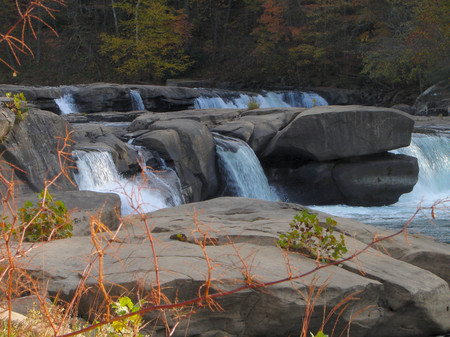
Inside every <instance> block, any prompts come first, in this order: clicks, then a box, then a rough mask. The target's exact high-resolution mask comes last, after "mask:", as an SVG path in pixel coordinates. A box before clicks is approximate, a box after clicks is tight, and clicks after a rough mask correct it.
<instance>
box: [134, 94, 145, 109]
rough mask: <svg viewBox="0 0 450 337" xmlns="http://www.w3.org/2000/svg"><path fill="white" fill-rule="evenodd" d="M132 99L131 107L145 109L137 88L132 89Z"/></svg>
mask: <svg viewBox="0 0 450 337" xmlns="http://www.w3.org/2000/svg"><path fill="white" fill-rule="evenodd" d="M130 100H131V109H132V110H135V111H138V110H145V105H144V101H142V97H141V94H140V93H139V91H137V90H130Z"/></svg>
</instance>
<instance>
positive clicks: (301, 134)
mask: <svg viewBox="0 0 450 337" xmlns="http://www.w3.org/2000/svg"><path fill="white" fill-rule="evenodd" d="M413 125H414V121H413V119H412V118H410V117H409V116H408V115H407V114H406V113H404V112H401V111H398V110H394V109H387V108H376V107H363V106H318V107H314V108H312V109H309V110H307V111H305V112H303V113H301V114H300V115H298V116H297V117H296V118H295V119H294V120H293V121H292V122H291V123H290V124H289V125H288V126H287V127H285V128H284V129H283V130H282V131H280V132H279V133H278V134H277V135H276V136H275V137H274V138H273V139H272V141H271V142H270V144H269V146H268V148H267V149H266V150H265V151H264V152H263V156H265V157H267V156H276V157H280V156H290V157H296V158H304V159H311V160H317V161H325V160H332V159H339V158H345V157H353V156H362V155H369V154H376V153H381V152H384V151H388V150H392V149H396V148H399V147H404V146H408V145H409V144H410V142H411V132H412V128H413Z"/></svg>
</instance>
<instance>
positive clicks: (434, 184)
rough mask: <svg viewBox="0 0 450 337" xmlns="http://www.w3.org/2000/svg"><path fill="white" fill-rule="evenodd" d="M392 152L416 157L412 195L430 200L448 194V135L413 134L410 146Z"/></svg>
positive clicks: (449, 161)
mask: <svg viewBox="0 0 450 337" xmlns="http://www.w3.org/2000/svg"><path fill="white" fill-rule="evenodd" d="M394 152H396V153H401V154H406V155H408V156H412V157H416V158H417V159H418V162H419V180H418V182H417V184H416V186H414V190H413V192H412V193H411V194H412V195H413V196H415V197H417V198H424V200H426V201H430V202H433V201H435V200H436V199H437V198H445V197H449V196H450V135H445V134H436V135H430V134H414V136H413V138H412V142H411V145H410V146H408V147H406V148H402V149H398V150H396V151H394Z"/></svg>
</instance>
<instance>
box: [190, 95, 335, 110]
mask: <svg viewBox="0 0 450 337" xmlns="http://www.w3.org/2000/svg"><path fill="white" fill-rule="evenodd" d="M250 100H254V101H255V102H256V103H258V104H259V107H260V108H289V107H306V108H311V107H313V106H316V105H328V103H327V101H326V100H325V99H324V98H323V97H321V96H320V95H318V94H316V93H305V92H300V91H298V92H297V91H289V92H279V93H276V92H272V91H268V92H264V93H263V94H259V95H257V94H254V95H251V94H250V95H249V94H242V93H234V94H233V93H220V92H210V93H206V95H202V96H200V97H199V98H197V99H196V100H195V101H194V109H247V107H248V103H249V102H250Z"/></svg>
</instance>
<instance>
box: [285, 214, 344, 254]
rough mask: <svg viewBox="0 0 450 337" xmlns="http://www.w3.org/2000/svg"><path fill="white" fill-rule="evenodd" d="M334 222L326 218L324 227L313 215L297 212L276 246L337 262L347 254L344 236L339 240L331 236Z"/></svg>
mask: <svg viewBox="0 0 450 337" xmlns="http://www.w3.org/2000/svg"><path fill="white" fill-rule="evenodd" d="M336 224H337V223H336V221H335V220H333V219H331V218H328V219H327V220H326V224H325V226H322V225H321V224H320V223H319V219H318V218H317V216H316V215H315V214H312V213H309V212H308V211H307V210H304V211H303V212H302V211H299V212H298V213H297V214H296V215H295V217H294V219H293V220H292V222H291V223H290V224H289V226H290V227H291V229H290V230H289V231H288V232H287V233H286V234H281V235H280V238H279V240H278V241H277V243H278V245H279V246H280V247H282V248H285V249H287V250H294V251H300V252H304V253H306V254H308V255H310V256H312V257H314V258H318V259H322V260H332V259H334V260H337V259H339V258H340V257H342V256H343V255H344V254H345V253H347V251H348V250H347V247H346V245H345V239H344V235H343V234H341V235H340V240H338V239H336V237H335V236H334V235H333V227H335V226H336Z"/></svg>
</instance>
